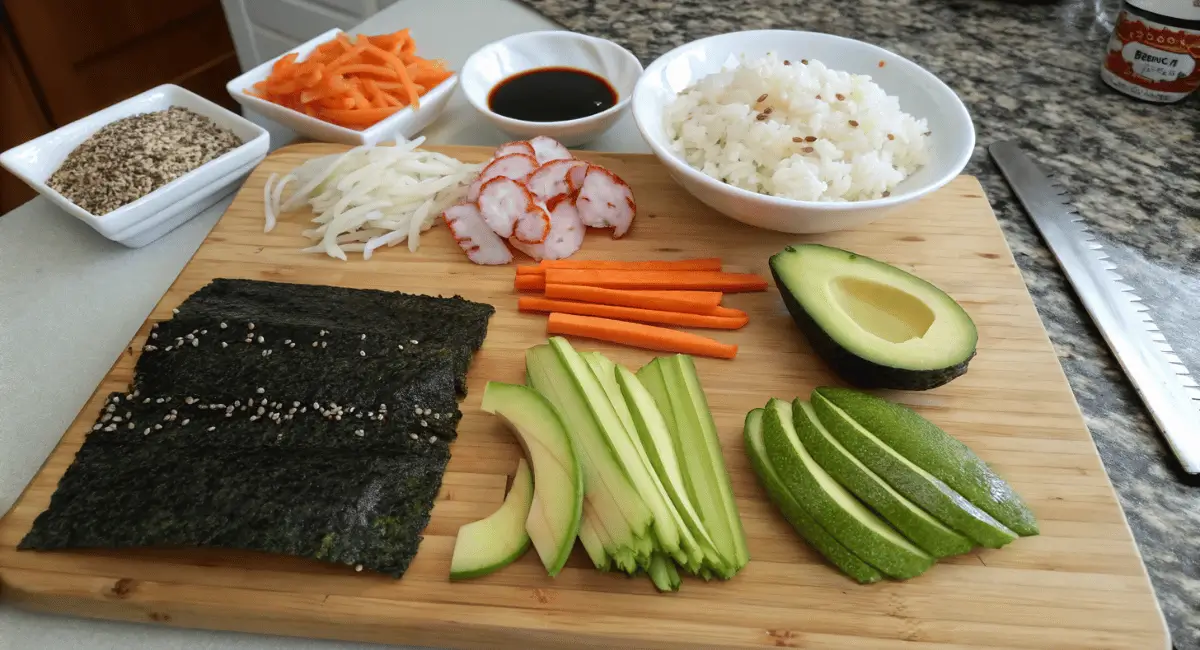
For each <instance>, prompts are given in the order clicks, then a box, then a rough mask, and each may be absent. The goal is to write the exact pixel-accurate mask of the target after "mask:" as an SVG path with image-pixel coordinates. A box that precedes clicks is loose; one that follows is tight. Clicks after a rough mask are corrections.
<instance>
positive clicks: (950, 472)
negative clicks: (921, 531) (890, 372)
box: [813, 386, 1038, 537]
mask: <svg viewBox="0 0 1200 650" xmlns="http://www.w3.org/2000/svg"><path fill="white" fill-rule="evenodd" d="M813 395H814V396H820V397H821V398H822V399H823V400H827V401H828V403H830V404H833V405H834V406H836V407H838V408H839V409H841V410H842V411H843V412H844V413H846V415H848V416H850V417H851V418H853V419H854V421H855V422H858V423H859V425H861V426H862V427H863V428H864V429H866V430H867V431H870V432H871V433H872V434H874V435H875V437H876V438H879V439H880V440H882V441H883V442H884V444H886V445H888V446H889V447H891V448H892V449H894V450H895V451H896V453H898V454H900V455H901V456H903V457H905V458H906V459H908V460H909V462H911V463H912V464H914V465H916V466H917V467H920V468H921V469H923V470H925V471H926V472H929V473H930V474H932V475H933V476H935V477H937V478H938V479H939V480H941V481H942V482H943V483H945V484H946V485H948V486H950V488H951V489H952V490H954V491H955V492H957V493H958V494H961V495H962V496H963V498H965V499H966V500H967V501H970V502H971V503H972V504H974V505H975V506H976V507H978V508H979V509H980V510H983V511H984V512H986V513H988V514H989V515H991V516H992V517H995V518H996V520H997V521H999V522H1000V523H1001V524H1004V526H1006V527H1008V528H1009V529H1011V530H1012V531H1013V532H1015V533H1016V534H1018V535H1021V536H1022V537H1026V536H1031V535H1037V534H1038V525H1037V519H1036V518H1035V517H1034V514H1033V511H1032V510H1031V509H1030V508H1029V506H1028V505H1027V504H1026V503H1025V501H1024V500H1023V499H1022V498H1021V496H1020V495H1019V494H1017V492H1016V491H1015V490H1013V489H1012V486H1010V485H1009V484H1008V483H1007V482H1006V481H1005V480H1004V479H1002V478H1000V476H998V475H997V474H996V473H995V472H993V471H992V468H990V467H988V465H987V463H985V462H984V461H983V459H982V458H980V457H979V456H977V455H976V454H975V452H973V451H971V448H970V447H968V446H966V445H964V444H963V443H961V442H959V440H958V439H957V438H955V437H953V436H951V435H950V434H948V433H946V432H945V431H942V429H941V428H939V427H938V426H937V425H936V424H934V423H932V422H930V421H929V420H926V419H925V418H923V417H921V415H920V414H918V413H917V412H916V411H914V410H912V409H910V408H908V407H905V406H901V405H900V404H895V403H893V402H889V401H887V400H884V399H880V398H878V397H875V396H874V395H868V394H866V393H862V392H859V391H856V390H850V389H846V388H832V387H827V386H822V387H819V388H816V389H814V390H813ZM815 402H816V400H814V404H813V408H817V404H816V403H815ZM864 405H869V406H870V409H869V410H868V411H867V412H864V411H863V408H862V407H863V406H864ZM847 406H849V407H850V408H847ZM819 413H820V411H818V414H819ZM897 431H903V432H904V433H903V435H901V434H898V433H896V432H897ZM963 469H966V470H968V472H963V471H962V470H963Z"/></svg>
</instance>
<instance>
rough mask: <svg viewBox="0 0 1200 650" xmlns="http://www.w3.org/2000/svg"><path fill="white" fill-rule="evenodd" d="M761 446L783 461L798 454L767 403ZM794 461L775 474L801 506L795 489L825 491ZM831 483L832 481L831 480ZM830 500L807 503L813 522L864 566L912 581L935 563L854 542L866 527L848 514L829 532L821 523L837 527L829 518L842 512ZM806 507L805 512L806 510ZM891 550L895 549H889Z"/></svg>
mask: <svg viewBox="0 0 1200 650" xmlns="http://www.w3.org/2000/svg"><path fill="white" fill-rule="evenodd" d="M772 401H774V400H772ZM784 404H787V408H786V411H787V418H788V423H789V424H790V421H791V404H790V403H787V402H784ZM763 442H764V443H765V444H766V449H767V454H768V456H771V457H776V458H783V457H786V456H790V455H794V454H796V453H797V452H796V451H795V450H794V449H792V442H791V441H790V436H788V435H787V433H786V429H784V428H783V425H782V416H781V415H780V414H779V412H778V410H777V409H775V408H773V407H772V406H770V403H768V406H767V411H766V414H765V415H764V422H763ZM795 461H796V462H795V464H794V465H793V467H791V468H788V467H783V468H779V467H778V466H776V471H777V472H778V473H779V478H780V480H781V481H782V483H783V485H784V486H785V487H786V488H787V489H788V492H790V493H791V494H792V497H793V498H795V499H796V500H797V501H800V502H801V503H804V502H805V501H804V500H803V499H801V498H800V497H799V496H797V494H796V493H797V491H798V488H799V491H803V492H809V493H812V494H823V493H824V491H823V490H822V489H821V488H819V487H816V486H814V485H812V483H813V482H815V481H816V477H814V476H812V475H811V474H810V473H809V472H808V471H807V469H801V468H800V467H799V465H802V464H803V460H802V459H800V458H796V459H795ZM830 480H832V478H831V479H830ZM835 482H836V481H835ZM850 498H852V499H855V498H856V497H854V495H850ZM833 500H834V498H833V497H832V496H830V495H828V494H825V496H824V497H823V498H822V497H816V498H812V499H809V500H808V502H809V503H812V504H813V507H812V510H813V511H814V512H813V519H815V520H816V521H817V523H819V524H821V527H822V528H825V529H826V530H827V531H829V534H830V535H832V536H833V537H834V539H836V540H838V541H839V542H841V543H842V544H843V545H846V547H847V548H850V550H852V551H854V554H855V555H858V556H859V557H860V558H863V561H864V562H867V563H868V564H870V565H871V566H873V567H875V568H876V569H879V570H880V571H881V572H883V573H884V574H885V575H887V576H889V577H892V578H897V579H900V580H906V579H908V578H915V577H916V576H919V575H921V574H922V573H924V572H925V571H927V570H928V569H929V567H931V566H933V562H934V559H933V558H932V557H931V556H929V555H928V554H926V553H924V552H917V553H914V552H911V551H906V550H905V551H900V550H898V551H897V553H896V554H892V553H891V551H890V550H888V549H887V548H885V547H886V546H888V545H889V543H888V542H884V541H881V540H875V539H874V538H871V537H870V536H867V538H866V539H856V538H857V537H859V532H861V530H862V529H863V528H864V527H865V526H866V524H863V523H861V522H859V521H858V520H857V519H854V517H853V516H852V515H849V514H848V513H847V514H846V516H847V517H849V519H848V520H846V521H847V522H849V523H847V524H846V525H843V526H840V528H842V530H840V531H838V530H830V526H827V522H825V521H824V519H830V520H831V521H833V523H838V522H837V521H834V520H835V519H836V518H834V517H831V516H828V515H829V513H833V512H836V511H837V510H840V509H841V506H839V505H837V504H834V503H831V502H832V501H833ZM805 507H806V508H807V506H805ZM864 507H865V506H864ZM823 511H828V513H827V515H826V516H822V514H821V512H823ZM872 516H873V515H872ZM881 523H882V522H881ZM883 525H884V526H887V524H886V523H883ZM897 535H899V533H897ZM852 543H853V544H857V545H858V546H860V547H861V548H859V549H854V548H851V547H850V546H849V544H852ZM892 548H897V547H895V546H892ZM867 554H869V555H872V556H874V557H869V558H866V557H863V555H867Z"/></svg>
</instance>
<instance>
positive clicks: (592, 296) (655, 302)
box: [517, 267, 741, 316]
mask: <svg viewBox="0 0 1200 650" xmlns="http://www.w3.org/2000/svg"><path fill="white" fill-rule="evenodd" d="M520 268H521V267H517V269H518V270H520ZM721 295H722V294H721V293H720V292H716V291H628V290H622V289H604V288H602V287H586V286H580V285H574V284H547V285H546V297H547V298H554V299H557V300H575V301H578V302H594V303H597V304H601V305H617V306H621V307H637V308H639V309H658V310H661V311H679V312H686V313H691V314H709V315H718V314H716V313H715V311H714V310H717V309H725V308H724V307H720V304H721ZM731 311H736V310H731ZM738 313H741V312H738ZM720 315H725V316H729V315H731V314H728V313H726V314H720Z"/></svg>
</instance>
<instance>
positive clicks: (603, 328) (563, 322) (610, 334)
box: [546, 312, 737, 359]
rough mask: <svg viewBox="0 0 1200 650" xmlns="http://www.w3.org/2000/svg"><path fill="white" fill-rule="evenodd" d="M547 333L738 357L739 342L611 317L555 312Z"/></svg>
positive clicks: (548, 324) (714, 355)
mask: <svg viewBox="0 0 1200 650" xmlns="http://www.w3.org/2000/svg"><path fill="white" fill-rule="evenodd" d="M546 332H547V333H548V334H550V335H551V336H553V335H563V336H582V337H584V338H589V339H596V340H599V341H608V342H609V343H620V344H621V345H628V346H631V347H636V348H644V349H647V350H656V351H659V352H679V353H682V354H695V355H698V356H703V357H716V358H718V359H732V358H734V357H735V356H737V346H736V345H729V344H726V343H721V342H720V341H714V340H713V339H710V338H708V337H706V336H700V335H699V334H692V333H691V332H680V331H678V330H673V329H667V328H666V327H657V326H654V325H642V324H641V323H627V322H625V321H619V320H613V319H611V318H596V317H594V316H577V315H575V314H562V313H558V312H555V313H552V314H550V318H549V319H548V320H547V323H546Z"/></svg>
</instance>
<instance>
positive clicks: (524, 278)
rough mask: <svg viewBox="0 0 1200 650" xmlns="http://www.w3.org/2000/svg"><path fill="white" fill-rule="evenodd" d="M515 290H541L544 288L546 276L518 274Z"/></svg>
mask: <svg viewBox="0 0 1200 650" xmlns="http://www.w3.org/2000/svg"><path fill="white" fill-rule="evenodd" d="M516 287H517V291H541V290H542V289H545V288H546V278H545V277H544V276H541V275H518V276H517V282H516Z"/></svg>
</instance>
